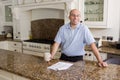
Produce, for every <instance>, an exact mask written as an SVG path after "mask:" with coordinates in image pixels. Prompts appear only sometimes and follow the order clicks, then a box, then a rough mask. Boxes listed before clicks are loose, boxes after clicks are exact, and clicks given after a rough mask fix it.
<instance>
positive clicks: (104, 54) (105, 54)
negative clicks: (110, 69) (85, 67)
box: [93, 53, 107, 61]
mask: <svg viewBox="0 0 120 80" xmlns="http://www.w3.org/2000/svg"><path fill="white" fill-rule="evenodd" d="M100 56H101V58H102V60H103V61H104V60H106V59H107V53H100ZM93 60H94V61H97V59H96V57H95V56H94V57H93Z"/></svg>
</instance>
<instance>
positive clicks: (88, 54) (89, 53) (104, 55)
mask: <svg viewBox="0 0 120 80" xmlns="http://www.w3.org/2000/svg"><path fill="white" fill-rule="evenodd" d="M100 56H101V58H102V60H106V59H107V53H101V52H100ZM83 59H84V60H90V61H97V59H96V57H95V55H94V54H93V52H92V51H86V53H85V55H84V56H83Z"/></svg>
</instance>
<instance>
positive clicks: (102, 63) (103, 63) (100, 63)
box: [98, 62, 108, 67]
mask: <svg viewBox="0 0 120 80" xmlns="http://www.w3.org/2000/svg"><path fill="white" fill-rule="evenodd" d="M98 65H99V66H100V67H107V66H108V64H107V63H106V62H99V63H98Z"/></svg>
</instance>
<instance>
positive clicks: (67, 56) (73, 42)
mask: <svg viewBox="0 0 120 80" xmlns="http://www.w3.org/2000/svg"><path fill="white" fill-rule="evenodd" d="M69 19H70V22H69V23H67V24H65V25H63V26H62V27H60V29H59V31H58V33H57V35H56V37H55V40H54V41H55V43H54V44H53V47H52V50H51V59H52V58H53V57H54V55H55V54H56V51H57V49H58V47H59V46H61V52H62V54H61V57H60V59H61V60H65V61H71V62H76V61H79V60H83V55H84V54H85V50H84V46H85V45H90V46H91V48H92V50H93V53H94V55H95V56H96V58H97V60H98V64H99V66H103V67H106V66H107V63H105V62H103V60H102V59H101V56H100V54H99V51H98V49H97V48H96V45H95V43H94V42H95V40H94V38H93V36H92V34H91V32H90V31H89V29H88V27H87V26H85V25H84V24H82V23H80V12H79V11H78V10H77V9H73V10H71V11H70V14H69Z"/></svg>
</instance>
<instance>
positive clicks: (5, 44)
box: [0, 41, 22, 53]
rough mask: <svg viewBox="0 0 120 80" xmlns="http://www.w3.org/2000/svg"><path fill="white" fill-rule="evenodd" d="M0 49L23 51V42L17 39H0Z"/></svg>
mask: <svg viewBox="0 0 120 80" xmlns="http://www.w3.org/2000/svg"><path fill="white" fill-rule="evenodd" d="M0 49H5V50H10V51H15V52H21V53H22V42H16V41H0Z"/></svg>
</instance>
